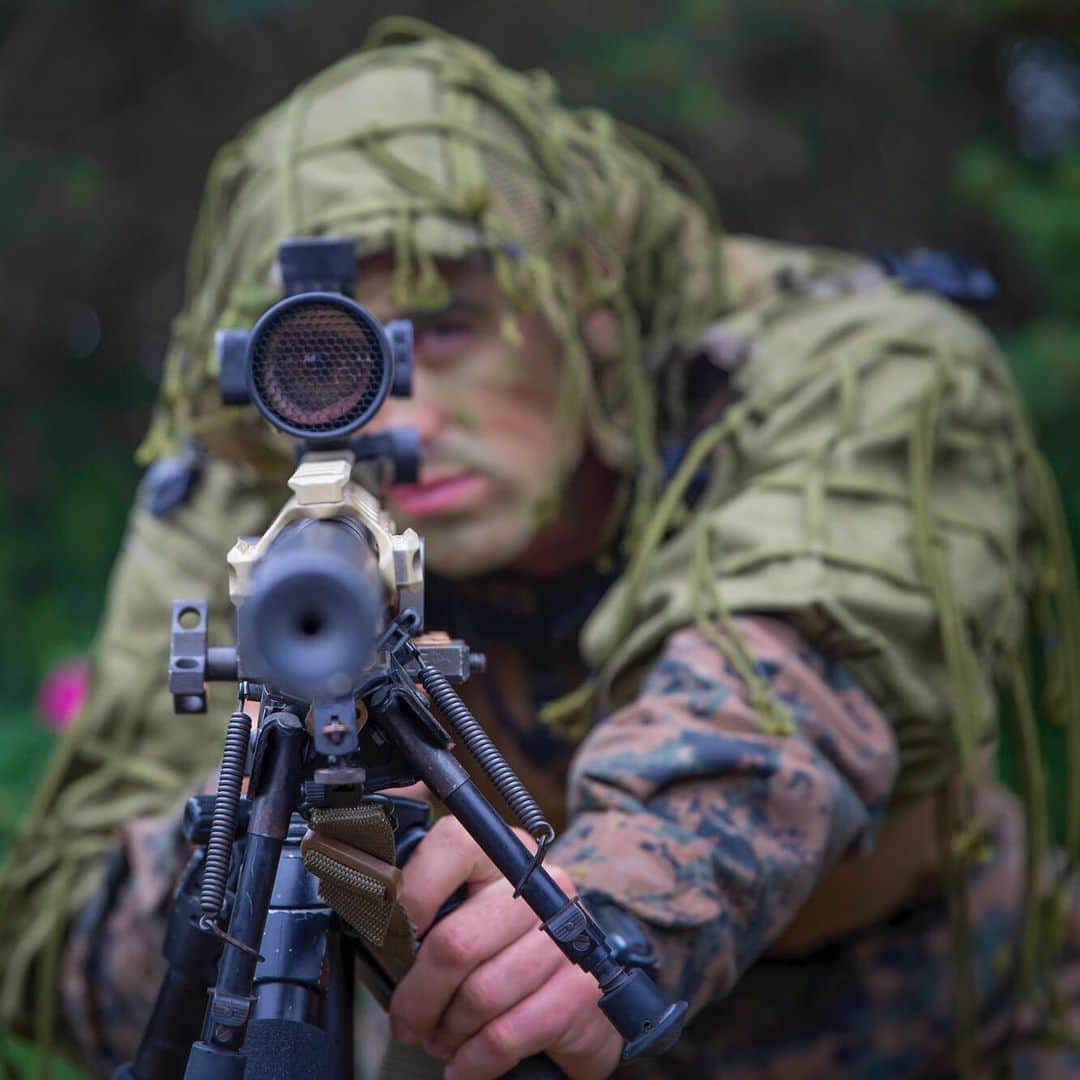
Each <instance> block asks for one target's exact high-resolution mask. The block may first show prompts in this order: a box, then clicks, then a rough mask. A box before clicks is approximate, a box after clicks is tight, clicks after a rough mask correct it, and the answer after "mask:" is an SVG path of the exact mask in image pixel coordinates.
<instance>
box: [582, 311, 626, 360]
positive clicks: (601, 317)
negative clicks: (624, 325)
mask: <svg viewBox="0 0 1080 1080" xmlns="http://www.w3.org/2000/svg"><path fill="white" fill-rule="evenodd" d="M581 337H582V340H583V341H584V342H585V348H586V350H587V351H588V353H589V355H590V356H595V357H598V358H599V359H602V360H607V359H610V358H611V357H613V356H617V355H618V353H619V339H620V333H619V320H618V319H617V318H616V317H615V313H614V312H613V311H612V310H611V308H606V307H598V308H593V309H592V311H589V312H587V313H586V314H585V315H584V316H583V317H582V320H581Z"/></svg>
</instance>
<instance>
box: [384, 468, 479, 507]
mask: <svg viewBox="0 0 1080 1080" xmlns="http://www.w3.org/2000/svg"><path fill="white" fill-rule="evenodd" d="M486 483H487V479H486V478H485V477H484V475H483V474H482V473H479V472H462V473H455V474H454V475H453V476H436V477H432V478H431V479H430V480H422V481H421V482H420V483H419V484H395V485H394V486H393V487H392V488H390V491H389V492H388V495H389V501H390V502H391V503H392V504H393V505H394V506H395V507H397V509H399V510H402V511H403V512H404V513H406V514H408V515H409V516H410V517H425V516H434V515H436V514H445V513H448V512H449V511H451V510H456V509H458V508H459V507H460V506H462V505H463V504H465V503H467V502H468V501H469V500H470V499H471V498H473V496H474V495H476V494H477V493H478V492H479V491H480V490H481V489H482V488H483V486H484V485H485V484H486Z"/></svg>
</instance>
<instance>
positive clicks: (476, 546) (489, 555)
mask: <svg viewBox="0 0 1080 1080" xmlns="http://www.w3.org/2000/svg"><path fill="white" fill-rule="evenodd" d="M413 528H415V529H416V531H417V532H418V533H419V534H420V535H421V536H422V537H423V538H424V564H425V566H426V567H427V569H428V570H431V571H432V572H433V573H436V574H438V575H439V576H440V577H445V578H450V579H452V580H462V579H465V578H471V577H478V576H480V575H481V574H488V573H491V572H493V571H495V570H502V569H504V568H505V567H507V566H509V565H510V563H512V562H513V561H514V559H516V558H517V556H518V555H519V554H521V552H522V551H524V550H525V548H526V547H527V546H528V544H529V541H530V540H531V539H532V538H533V535H534V534H535V531H536V530H535V528H529V529H526V528H524V527H520V528H512V527H508V526H507V525H506V524H503V523H500V524H480V523H478V522H476V521H469V522H460V523H451V522H440V523H438V524H433V523H431V522H428V523H426V524H425V523H423V522H417V523H415V524H414V525H413Z"/></svg>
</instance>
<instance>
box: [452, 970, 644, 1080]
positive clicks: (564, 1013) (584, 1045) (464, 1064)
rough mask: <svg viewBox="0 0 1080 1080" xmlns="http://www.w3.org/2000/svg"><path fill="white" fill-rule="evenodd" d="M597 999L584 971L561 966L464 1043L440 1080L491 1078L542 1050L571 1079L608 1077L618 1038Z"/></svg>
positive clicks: (615, 1060) (618, 1047) (617, 1050)
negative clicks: (553, 975) (443, 1077)
mask: <svg viewBox="0 0 1080 1080" xmlns="http://www.w3.org/2000/svg"><path fill="white" fill-rule="evenodd" d="M599 997H600V990H599V988H598V987H597V985H596V983H595V982H593V980H592V979H591V978H590V977H589V976H588V975H586V974H585V973H584V972H583V971H580V970H578V969H577V968H574V967H565V968H563V969H562V970H561V971H559V972H558V974H556V975H555V977H554V978H551V979H549V980H548V981H547V982H546V983H545V984H544V986H542V987H541V988H540V989H539V990H537V991H536V993H534V994H531V995H530V996H529V997H527V998H525V1000H524V1001H521V1002H519V1003H518V1004H517V1005H516V1006H514V1008H513V1009H511V1010H510V1011H509V1012H505V1013H503V1014H502V1015H501V1016H499V1017H496V1019H494V1020H492V1021H491V1022H490V1023H489V1024H486V1025H485V1026H484V1027H483V1029H482V1030H481V1031H480V1032H479V1033H477V1034H476V1035H474V1036H473V1037H472V1038H471V1039H468V1040H467V1041H466V1042H465V1043H463V1044H462V1046H461V1048H460V1049H459V1050H458V1052H457V1053H456V1054H455V1055H454V1056H453V1058H451V1060H450V1063H449V1064H448V1065H447V1067H446V1072H445V1074H444V1075H445V1080H495V1078H496V1077H499V1076H502V1074H503V1073H505V1072H507V1071H508V1070H510V1069H512V1068H513V1067H514V1066H515V1065H516V1064H517V1063H518V1062H519V1061H521V1060H522V1059H523V1058H526V1057H529V1056H530V1055H532V1054H539V1053H544V1052H546V1053H548V1054H549V1055H550V1056H551V1057H552V1058H553V1060H554V1061H555V1063H556V1064H557V1065H558V1066H559V1067H560V1068H562V1069H563V1070H564V1071H565V1072H566V1073H567V1075H569V1076H571V1077H586V1076H589V1077H597V1078H599V1077H603V1076H607V1075H608V1074H609V1073H610V1072H611V1071H612V1070H613V1069H614V1068H615V1066H616V1065H617V1064H618V1061H619V1053H620V1050H621V1048H622V1040H621V1039H620V1038H619V1035H618V1033H617V1032H616V1031H615V1029H614V1028H613V1027H612V1026H611V1025H610V1024H609V1023H608V1021H607V1020H606V1019H605V1018H604V1015H603V1014H602V1013H601V1012H600V1010H599V1009H598V1008H597V1006H596V1002H597V1001H598V1000H599ZM553 1051H557V1052H553ZM598 1062H602V1063H603V1064H600V1065H598V1064H597V1063H598ZM585 1063H588V1064H585ZM575 1066H577V1067H575Z"/></svg>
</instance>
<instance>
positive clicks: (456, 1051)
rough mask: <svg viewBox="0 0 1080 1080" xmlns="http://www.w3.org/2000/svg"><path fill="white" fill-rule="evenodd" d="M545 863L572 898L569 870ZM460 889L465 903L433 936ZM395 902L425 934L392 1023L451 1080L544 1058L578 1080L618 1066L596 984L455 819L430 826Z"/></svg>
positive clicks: (616, 1045)
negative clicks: (437, 915) (441, 912)
mask: <svg viewBox="0 0 1080 1080" xmlns="http://www.w3.org/2000/svg"><path fill="white" fill-rule="evenodd" d="M519 834H520V835H521V837H522V840H523V841H524V842H525V843H526V844H530V845H531V843H532V842H531V841H530V840H529V838H528V837H527V836H526V835H525V834H524V833H520V831H519ZM544 865H545V869H546V870H547V871H548V873H549V874H551V876H552V877H553V878H554V879H555V880H556V881H557V882H558V883H559V885H560V886H562V888H563V889H565V890H566V892H567V893H568V894H570V895H572V894H573V893H574V891H575V889H574V884H573V882H572V881H571V880H570V878H569V876H568V875H567V874H566V872H565V871H563V870H562V869H560V868H559V867H558V866H553V865H550V864H548V863H545V864H544ZM462 884H465V885H467V887H468V890H469V896H468V898H467V899H466V900H465V902H464V903H463V904H461V906H460V907H458V908H457V909H456V910H455V911H452V912H451V913H450V914H449V915H447V916H446V917H445V918H444V919H442V920H441V921H440V922H439V923H438V925H436V926H435V927H433V928H431V930H430V932H428V928H429V927H431V922H432V919H433V918H434V917H435V913H436V911H438V909H439V907H440V905H441V904H442V903H443V901H444V900H446V898H447V897H448V896H450V895H451V894H452V893H453V892H454V891H455V890H456V889H457V888H458V887H459V886H460V885H462ZM401 899H402V901H403V902H404V904H405V908H406V910H407V911H408V912H409V916H410V918H411V919H412V920H413V922H414V923H415V924H416V929H417V933H418V934H420V935H423V934H425V932H427V935H426V937H424V940H423V943H422V944H421V946H420V950H419V952H418V953H417V954H416V959H415V961H414V963H413V966H412V968H411V969H410V970H409V972H408V974H407V975H406V976H405V978H404V979H402V980H401V982H400V983H399V984H398V987H397V990H396V991H395V992H394V996H393V999H392V1000H391V1002H390V1022H391V1026H392V1027H393V1031H394V1034H395V1036H397V1038H398V1039H400V1040H401V1041H402V1042H406V1043H423V1045H424V1048H425V1049H426V1050H427V1051H428V1053H430V1054H432V1055H433V1056H435V1057H437V1058H439V1059H440V1060H442V1061H445V1062H447V1069H446V1077H447V1080H488V1078H494V1077H498V1076H500V1075H501V1074H502V1073H504V1072H506V1071H507V1070H508V1069H510V1068H512V1067H513V1066H514V1065H515V1064H516V1063H517V1062H519V1061H520V1060H522V1058H526V1057H528V1056H529V1055H531V1054H536V1053H539V1052H541V1051H543V1052H545V1053H547V1054H548V1056H549V1057H551V1058H552V1059H553V1060H554V1061H555V1063H556V1064H557V1065H558V1066H559V1067H560V1068H561V1069H562V1070H563V1071H564V1072H566V1073H567V1074H568V1075H569V1076H570V1077H572V1078H573V1080H599V1078H601V1077H605V1076H607V1075H609V1074H610V1073H611V1072H612V1071H613V1070H614V1069H615V1066H616V1065H617V1064H618V1062H619V1054H620V1051H621V1049H622V1040H621V1039H620V1037H619V1035H618V1033H617V1032H616V1031H615V1029H614V1028H613V1027H612V1026H611V1024H610V1023H609V1022H608V1020H607V1018H606V1017H605V1016H604V1014H603V1013H602V1012H601V1011H600V1009H599V1007H598V1006H597V1001H598V1000H599V998H600V991H599V989H598V987H597V985H596V982H595V980H594V979H593V978H592V976H591V975H588V974H586V973H585V972H584V971H582V970H581V969H580V968H578V967H575V966H574V965H573V964H571V963H570V961H569V960H567V959H566V957H565V956H563V954H562V953H561V952H560V951H559V949H558V947H557V946H556V945H555V943H554V942H552V941H551V939H550V938H548V936H547V935H546V934H544V933H541V932H538V930H537V927H538V926H539V920H538V919H537V917H536V916H535V915H534V914H533V912H532V910H531V909H530V908H529V906H528V905H527V904H526V903H525V901H524V900H522V899H520V898H519V899H517V900H515V899H514V898H513V886H512V885H511V884H510V883H509V882H508V881H506V880H505V879H504V878H503V877H502V875H501V874H500V873H499V871H498V870H496V869H495V867H494V866H493V865H492V863H491V861H490V860H489V859H488V857H487V856H486V855H485V854H484V853H483V852H482V851H481V850H480V848H479V847H478V846H477V844H476V842H475V841H474V840H473V839H472V838H471V837H470V836H469V835H468V833H466V832H465V830H464V828H462V826H461V825H460V824H459V823H458V821H457V820H456V819H455V818H452V817H445V818H442V819H441V820H439V821H438V822H436V823H435V826H434V828H433V829H432V830H431V832H430V833H429V834H428V835H427V836H426V837H425V838H424V840H423V842H422V843H421V844H420V846H419V847H418V848H417V849H416V852H415V853H414V854H413V856H412V857H411V858H410V859H409V862H408V864H407V865H406V867H405V870H404V881H403V886H402V892H401Z"/></svg>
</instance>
